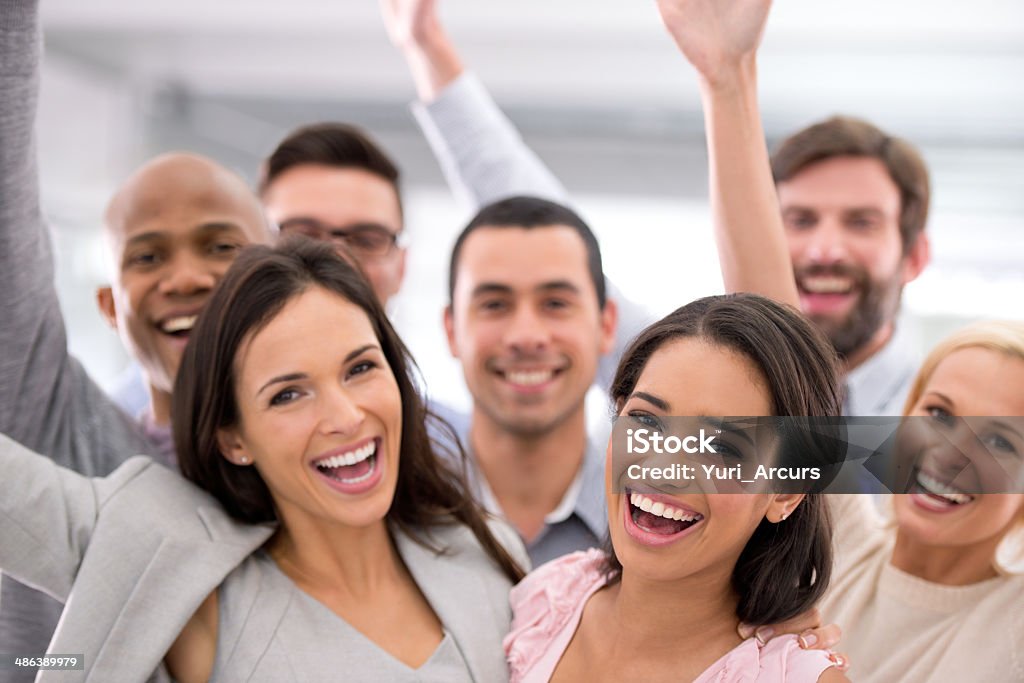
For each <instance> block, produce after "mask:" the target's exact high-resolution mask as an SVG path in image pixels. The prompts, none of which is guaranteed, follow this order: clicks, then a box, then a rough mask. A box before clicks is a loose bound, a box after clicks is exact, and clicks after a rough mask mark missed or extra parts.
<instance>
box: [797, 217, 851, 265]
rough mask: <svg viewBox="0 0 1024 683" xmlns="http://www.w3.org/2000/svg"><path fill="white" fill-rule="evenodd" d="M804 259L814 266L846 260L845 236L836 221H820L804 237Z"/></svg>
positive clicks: (830, 219) (827, 219)
mask: <svg viewBox="0 0 1024 683" xmlns="http://www.w3.org/2000/svg"><path fill="white" fill-rule="evenodd" d="M804 256H805V259H806V260H807V261H809V262H811V263H816V264H834V263H841V262H843V261H845V260H846V258H847V249H846V236H845V235H844V233H843V230H842V227H841V226H840V225H839V224H838V221H836V220H835V219H832V218H825V219H822V220H821V222H820V223H818V225H817V226H816V227H815V229H814V230H812V231H811V232H810V234H809V235H807V236H806V237H805V244H804Z"/></svg>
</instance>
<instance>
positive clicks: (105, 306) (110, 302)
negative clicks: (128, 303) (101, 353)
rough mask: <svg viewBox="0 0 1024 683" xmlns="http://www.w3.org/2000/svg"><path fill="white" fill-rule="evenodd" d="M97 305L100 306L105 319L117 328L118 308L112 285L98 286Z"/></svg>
mask: <svg viewBox="0 0 1024 683" xmlns="http://www.w3.org/2000/svg"><path fill="white" fill-rule="evenodd" d="M96 305H97V306H98V307H99V309H100V314H102V315H103V319H104V320H106V321H107V324H108V325H110V326H111V327H112V328H114V329H115V330H116V329H117V309H116V308H115V307H114V290H112V289H111V288H110V287H97V288H96Z"/></svg>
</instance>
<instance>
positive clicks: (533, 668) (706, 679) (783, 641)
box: [504, 548, 833, 683]
mask: <svg viewBox="0 0 1024 683" xmlns="http://www.w3.org/2000/svg"><path fill="white" fill-rule="evenodd" d="M603 563H604V553H602V552H601V551H600V550H598V549H596V548H593V549H591V550H586V551H581V552H577V553H573V554H571V555H566V556H564V557H560V558H558V559H557V560H553V561H551V562H548V563H547V564H545V565H543V566H542V567H539V568H538V569H536V570H534V571H533V572H531V573H530V574H529V575H528V576H527V577H526V578H525V579H523V580H522V581H521V582H520V583H519V585H517V586H516V587H515V588H513V589H512V593H511V595H510V596H509V600H510V601H511V603H512V630H511V632H510V633H509V634H508V636H506V637H505V643H504V644H505V657H506V658H507V659H508V664H509V670H510V673H511V683H544V682H546V681H548V680H550V679H551V674H553V673H554V671H555V667H556V666H557V665H558V661H559V660H560V659H561V658H562V653H563V652H565V649H566V648H567V647H568V646H569V641H571V640H572V637H573V634H575V633H576V627H577V626H578V625H579V623H580V617H581V616H582V615H583V606H584V605H586V603H587V600H588V599H589V598H590V596H591V595H593V594H594V593H595V592H597V590H598V589H600V588H601V587H602V586H604V585H605V576H604V573H603V572H602V565H603ZM832 665H833V664H832V662H831V661H830V660H829V658H828V653H827V652H823V651H821V650H804V649H802V648H801V647H800V645H799V643H798V642H797V637H796V636H795V635H792V636H790V635H787V636H779V637H778V638H773V639H771V640H770V641H768V643H767V644H766V645H764V646H763V647H762V646H760V645H759V644H758V642H757V640H755V639H754V638H749V639H747V640H745V641H743V642H742V643H740V644H739V645H737V646H736V647H735V648H733V649H732V650H731V651H729V652H727V653H726V654H725V655H724V656H723V657H722V658H721V659H719V660H718V661H716V662H715V663H714V664H712V665H711V666H710V667H708V669H707V670H706V671H705V672H704V673H703V674H701V675H700V677H698V678H697V680H696V681H694V683H754V682H755V681H756V682H757V683H775V682H776V681H787V682H790V683H805V682H806V683H813V682H814V681H817V680H818V677H819V676H820V675H821V673H822V672H823V671H825V669H827V668H829V667H830V666H832Z"/></svg>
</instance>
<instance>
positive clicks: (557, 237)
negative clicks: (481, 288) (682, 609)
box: [456, 225, 597, 297]
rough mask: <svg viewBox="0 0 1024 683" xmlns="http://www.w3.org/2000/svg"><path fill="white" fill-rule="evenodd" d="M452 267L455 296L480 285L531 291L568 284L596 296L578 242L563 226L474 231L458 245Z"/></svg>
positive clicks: (580, 238)
mask: <svg viewBox="0 0 1024 683" xmlns="http://www.w3.org/2000/svg"><path fill="white" fill-rule="evenodd" d="M456 267H457V271H456V274H457V277H456V290H457V291H460V290H461V291H463V292H471V291H472V290H473V288H475V287H476V286H477V285H478V284H480V283H482V282H487V283H495V284H501V285H505V286H508V287H510V288H512V289H521V290H531V289H533V288H535V287H537V286H540V285H542V284H544V283H547V282H555V281H568V282H571V283H572V284H574V285H575V286H577V287H578V288H579V289H580V291H583V292H587V291H589V292H593V293H594V296H595V297H596V296H597V294H596V292H594V285H593V282H591V279H590V270H589V268H588V266H587V248H586V245H585V244H584V243H583V238H582V237H581V236H580V235H579V233H578V232H576V230H574V229H573V228H570V227H568V226H565V225H554V226H545V227H537V228H529V229H527V228H517V227H500V228H491V227H483V228H478V229H477V230H474V231H473V232H472V233H470V234H469V236H468V237H467V238H466V241H465V242H463V244H462V251H461V253H460V254H459V261H458V263H457V266H456Z"/></svg>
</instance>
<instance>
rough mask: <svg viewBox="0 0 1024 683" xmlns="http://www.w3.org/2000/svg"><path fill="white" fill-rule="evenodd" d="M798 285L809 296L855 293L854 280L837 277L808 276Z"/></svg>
mask: <svg viewBox="0 0 1024 683" xmlns="http://www.w3.org/2000/svg"><path fill="white" fill-rule="evenodd" d="M798 284H799V285H800V289H802V290H803V291H804V292H807V293H808V294H849V293H850V292H852V291H853V280H851V279H850V278H848V277H841V276H836V275H806V276H804V277H802V278H800V280H799V282H798Z"/></svg>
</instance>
